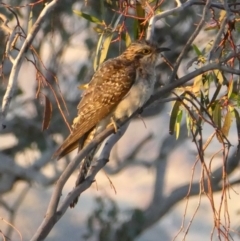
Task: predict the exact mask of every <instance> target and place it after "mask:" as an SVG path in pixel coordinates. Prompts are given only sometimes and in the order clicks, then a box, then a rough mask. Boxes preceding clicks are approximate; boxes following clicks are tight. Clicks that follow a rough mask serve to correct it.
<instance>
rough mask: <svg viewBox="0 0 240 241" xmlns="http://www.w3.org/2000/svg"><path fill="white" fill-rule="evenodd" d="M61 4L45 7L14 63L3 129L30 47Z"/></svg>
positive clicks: (0, 121)
mask: <svg viewBox="0 0 240 241" xmlns="http://www.w3.org/2000/svg"><path fill="white" fill-rule="evenodd" d="M59 2H61V1H59V0H53V1H52V2H50V3H49V4H47V5H46V6H45V7H44V9H43V10H42V12H41V14H40V15H39V17H38V19H37V21H36V22H35V24H34V25H33V27H32V29H31V31H30V32H29V33H28V35H27V37H26V39H25V41H24V43H23V45H22V47H21V49H20V51H19V53H18V55H17V57H16V59H15V60H14V61H13V66H12V71H11V73H10V76H9V81H8V86H7V89H6V92H5V95H4V97H3V101H2V111H1V113H0V126H2V128H5V125H4V120H5V118H6V115H7V112H8V109H9V105H10V102H11V100H12V97H13V94H14V91H15V89H16V86H17V78H18V74H19V71H20V68H21V65H22V62H23V59H24V57H25V55H26V53H27V51H28V49H29V47H30V46H31V44H32V41H33V40H34V38H35V36H36V34H37V33H38V31H39V29H40V27H41V25H42V24H43V22H44V21H45V19H46V18H47V16H48V14H49V13H50V12H51V11H52V10H53V8H54V7H56V6H57V4H58V3H59Z"/></svg>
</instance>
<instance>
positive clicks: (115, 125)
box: [108, 117, 119, 133]
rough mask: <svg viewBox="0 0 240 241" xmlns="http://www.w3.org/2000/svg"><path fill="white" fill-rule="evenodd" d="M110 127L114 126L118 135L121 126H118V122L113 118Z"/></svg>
mask: <svg viewBox="0 0 240 241" xmlns="http://www.w3.org/2000/svg"><path fill="white" fill-rule="evenodd" d="M108 126H113V127H114V132H115V133H117V131H118V129H119V126H118V124H117V121H116V120H115V119H114V118H113V117H111V122H110V124H109V125H108Z"/></svg>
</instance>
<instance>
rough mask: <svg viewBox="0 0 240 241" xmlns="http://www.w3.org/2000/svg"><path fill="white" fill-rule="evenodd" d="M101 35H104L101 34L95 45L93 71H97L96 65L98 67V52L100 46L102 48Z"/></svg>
mask: <svg viewBox="0 0 240 241" xmlns="http://www.w3.org/2000/svg"><path fill="white" fill-rule="evenodd" d="M103 35H104V33H102V34H101V36H100V38H99V40H98V44H97V49H96V55H95V58H94V61H93V69H94V71H96V70H97V68H98V65H99V56H100V50H101V46H102V39H103Z"/></svg>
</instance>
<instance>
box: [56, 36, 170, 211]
mask: <svg viewBox="0 0 240 241" xmlns="http://www.w3.org/2000/svg"><path fill="white" fill-rule="evenodd" d="M165 50H169V49H167V48H158V47H157V46H155V45H153V44H148V43H146V42H143V41H137V42H133V43H132V44H131V45H130V46H129V47H128V48H127V49H126V50H125V51H124V52H123V53H122V54H121V55H120V56H118V57H116V58H112V59H109V60H107V61H106V62H104V63H103V64H101V65H100V66H99V68H98V70H97V71H96V72H95V74H94V75H93V77H92V80H91V81H90V83H89V84H88V85H87V87H86V90H85V91H84V92H83V94H82V99H81V101H80V103H79V105H78V116H77V117H76V118H75V119H74V120H73V125H72V128H73V129H72V132H71V134H70V135H69V136H68V137H67V139H66V140H65V141H64V142H63V144H62V145H61V146H60V147H59V149H58V150H57V151H56V152H55V154H54V157H56V158H57V159H60V158H61V157H63V156H65V155H66V154H68V153H69V152H71V151H72V150H74V149H76V148H79V150H81V149H82V148H83V147H84V146H85V145H87V144H88V143H89V142H90V141H91V140H92V139H93V138H94V136H96V135H97V134H98V133H100V132H101V131H102V130H104V129H105V128H106V127H107V126H108V125H109V124H111V123H112V124H113V125H114V126H115V128H116V123H117V122H118V121H119V120H122V119H125V118H127V117H129V116H131V115H132V114H133V113H134V112H135V111H136V110H138V109H140V108H141V107H142V106H143V105H144V104H145V103H146V102H147V100H148V99H149V98H150V96H151V95H152V94H153V90H154V84H155V81H156V76H155V66H156V63H157V58H158V55H159V53H160V52H162V51H165ZM95 151H96V149H95V150H92V151H91V152H90V153H89V154H88V155H87V157H85V159H84V160H83V161H82V163H81V167H80V172H79V176H78V179H77V181H76V186H78V185H79V184H81V183H82V182H83V181H84V179H85V177H86V175H87V172H88V169H89V167H90V165H91V161H92V159H93V155H94V154H95ZM76 203H77V199H76V200H74V201H73V203H72V204H71V205H70V206H71V207H74V206H75V204H76Z"/></svg>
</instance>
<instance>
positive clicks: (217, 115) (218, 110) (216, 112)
mask: <svg viewBox="0 0 240 241" xmlns="http://www.w3.org/2000/svg"><path fill="white" fill-rule="evenodd" d="M213 121H214V123H215V124H216V126H217V127H218V128H219V129H221V106H220V104H219V103H216V105H215V108H214V110H213Z"/></svg>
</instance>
